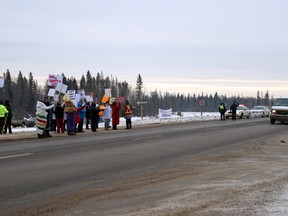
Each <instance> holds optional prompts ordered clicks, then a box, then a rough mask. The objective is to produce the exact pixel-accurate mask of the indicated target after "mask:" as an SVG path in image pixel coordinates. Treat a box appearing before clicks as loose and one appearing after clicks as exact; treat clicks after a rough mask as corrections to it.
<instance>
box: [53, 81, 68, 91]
mask: <svg viewBox="0 0 288 216" xmlns="http://www.w3.org/2000/svg"><path fill="white" fill-rule="evenodd" d="M67 88H68V86H67V85H65V84H62V83H60V82H58V83H57V86H56V88H55V89H56V91H59V92H61V93H63V94H65V93H66V91H67Z"/></svg>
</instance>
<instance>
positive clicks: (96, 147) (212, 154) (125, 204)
mask: <svg viewBox="0 0 288 216" xmlns="http://www.w3.org/2000/svg"><path fill="white" fill-rule="evenodd" d="M287 127H288V125H286V124H275V125H270V123H269V119H268V118H257V119H256V118H255V119H254V118H252V119H251V118H250V119H238V120H236V121H232V120H226V121H209V122H190V123H180V124H173V123H171V124H168V125H160V126H156V125H154V126H146V127H138V128H133V129H132V130H125V129H123V130H117V131H112V130H110V131H105V132H104V131H102V132H97V133H89V134H88V133H86V134H81V135H77V136H62V137H53V138H46V139H29V140H14V141H1V143H0V170H1V174H0V215H15V216H17V215H21V216H23V215H24V216H26V215H31V216H32V215H59V216H60V215H61V216H63V215H67V216H68V215H69V216H72V215H73V216H76V215H77V216H79V215H85V216H86V215H101V216H102V215H104V216H105V215H109V216H113V215H123V216H124V215H131V216H132V215H156V216H162V215H163V216H164V215H174V216H176V215H177V216H181V215H183V216H184V215H277V214H275V211H276V212H278V213H279V214H278V215H282V214H283V215H286V213H287V214H288V212H287V210H286V209H288V205H287V203H288V202H286V201H287V200H286V199H285V198H283V197H282V198H281V194H282V193H283V192H285V190H286V189H287V188H288V187H286V186H287V181H288V174H287V171H286V170H285V168H286V169H287V165H288V158H287V153H288V148H287V145H288V140H286V137H287V136H286V134H287ZM286 141H287V144H286ZM275 200H277V203H281V206H282V207H283V206H284V207H283V208H276V207H277V205H276V204H275ZM286 205H287V206H286ZM286 207H287V208H286ZM279 209H280V210H279Z"/></svg>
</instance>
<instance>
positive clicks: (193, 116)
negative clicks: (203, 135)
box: [12, 112, 220, 133]
mask: <svg viewBox="0 0 288 216" xmlns="http://www.w3.org/2000/svg"><path fill="white" fill-rule="evenodd" d="M181 114H182V116H179V115H176V114H175V115H172V118H167V119H159V118H156V117H143V119H142V118H141V117H133V118H132V125H141V124H144V125H145V124H153V123H154V124H157V123H158V124H161V123H168V122H184V121H208V120H216V119H217V120H219V119H220V114H219V113H218V112H203V113H202V115H201V112H183V113H181ZM125 125H126V120H125V119H124V118H123V117H121V118H120V125H119V126H125ZM99 127H100V128H103V127H104V123H103V122H102V123H100V124H99ZM12 130H13V132H14V133H17V132H24V131H35V130H36V129H35V128H33V127H31V128H21V127H18V128H13V129H12Z"/></svg>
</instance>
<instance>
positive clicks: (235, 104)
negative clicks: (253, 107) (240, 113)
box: [219, 101, 239, 121]
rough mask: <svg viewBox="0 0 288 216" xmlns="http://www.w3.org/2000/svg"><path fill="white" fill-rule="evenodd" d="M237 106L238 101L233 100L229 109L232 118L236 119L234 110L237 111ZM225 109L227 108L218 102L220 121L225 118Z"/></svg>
mask: <svg viewBox="0 0 288 216" xmlns="http://www.w3.org/2000/svg"><path fill="white" fill-rule="evenodd" d="M238 106H239V103H238V102H237V101H233V103H232V104H231V106H230V111H231V113H232V120H236V112H237V107H238ZM226 111H227V108H226V106H225V104H224V103H223V102H221V103H220V105H219V113H220V117H221V121H223V120H225V119H226V117H225V113H226Z"/></svg>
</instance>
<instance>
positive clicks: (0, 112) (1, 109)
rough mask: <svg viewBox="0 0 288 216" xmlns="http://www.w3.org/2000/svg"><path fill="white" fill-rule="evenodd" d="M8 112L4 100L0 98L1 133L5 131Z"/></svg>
mask: <svg viewBox="0 0 288 216" xmlns="http://www.w3.org/2000/svg"><path fill="white" fill-rule="evenodd" d="M8 113H9V111H8V110H7V108H6V106H4V104H3V101H2V100H0V134H3V133H4V128H5V124H6V118H7V116H8Z"/></svg>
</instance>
